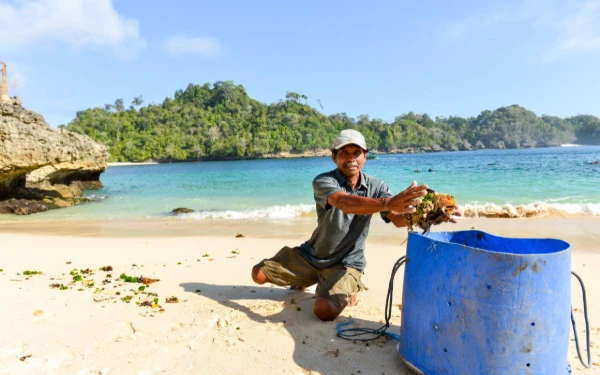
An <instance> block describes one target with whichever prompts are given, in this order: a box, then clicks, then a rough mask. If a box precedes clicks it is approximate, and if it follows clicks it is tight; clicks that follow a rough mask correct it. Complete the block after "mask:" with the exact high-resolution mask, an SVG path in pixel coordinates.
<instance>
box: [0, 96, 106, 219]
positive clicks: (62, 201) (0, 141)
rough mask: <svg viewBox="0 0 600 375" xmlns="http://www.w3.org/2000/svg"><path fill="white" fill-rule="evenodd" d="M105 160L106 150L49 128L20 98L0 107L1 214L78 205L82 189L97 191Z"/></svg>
mask: <svg viewBox="0 0 600 375" xmlns="http://www.w3.org/2000/svg"><path fill="white" fill-rule="evenodd" d="M107 159H108V150H107V148H106V146H103V145H100V144H98V143H96V142H94V141H92V140H91V139H90V138H89V137H88V136H85V135H81V134H77V133H73V132H70V131H67V130H64V129H53V128H51V127H50V126H48V124H47V123H46V122H45V121H44V118H43V117H42V116H41V115H39V114H37V113H35V112H32V111H29V110H27V109H25V108H23V107H22V106H21V102H20V99H18V98H16V97H15V98H12V100H11V101H9V102H7V103H2V104H0V202H1V201H5V202H3V205H2V206H1V207H3V208H0V213H2V212H13V213H16V214H20V215H26V214H29V213H33V212H40V211H45V210H47V209H52V208H59V207H68V206H72V205H74V204H77V203H79V202H80V201H82V199H81V196H82V193H83V190H84V189H96V188H100V187H102V183H101V182H100V174H101V173H102V172H104V171H105V170H106V161H107ZM11 199H12V200H11ZM8 200H11V201H10V203H8ZM22 200H27V201H33V202H34V203H29V204H26V203H25V202H22ZM11 207H12V208H11ZM23 207H28V208H23ZM42 207H45V209H44V208H42Z"/></svg>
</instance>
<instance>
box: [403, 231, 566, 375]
mask: <svg viewBox="0 0 600 375" xmlns="http://www.w3.org/2000/svg"><path fill="white" fill-rule="evenodd" d="M406 256H407V263H406V265H405V271H404V287H403V294H402V326H401V329H400V343H399V344H398V351H399V353H400V355H401V357H402V359H403V360H404V362H405V363H406V364H408V365H409V366H410V367H411V368H412V369H413V370H415V371H416V372H417V373H419V374H425V375H442V374H444V375H459V374H460V375H463V374H464V375H475V374H485V375H501V374H502V375H503V374H506V375H517V374H535V375H565V374H568V362H567V351H568V346H569V328H570V326H569V324H570V314H571V279H570V276H571V251H570V248H569V244H568V243H566V242H564V241H561V240H556V239H525V238H502V237H497V236H493V235H491V234H488V233H485V232H481V231H476V230H471V231H458V232H435V233H429V234H427V235H421V234H418V233H416V232H410V233H409V236H408V245H407V254H406Z"/></svg>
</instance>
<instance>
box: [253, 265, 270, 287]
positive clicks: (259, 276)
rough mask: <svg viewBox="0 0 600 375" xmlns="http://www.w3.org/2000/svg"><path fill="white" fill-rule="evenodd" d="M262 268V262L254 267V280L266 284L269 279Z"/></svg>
mask: <svg viewBox="0 0 600 375" xmlns="http://www.w3.org/2000/svg"><path fill="white" fill-rule="evenodd" d="M260 268H261V267H260V264H257V265H256V266H254V267H252V280H254V282H255V283H257V284H264V283H266V282H268V281H269V279H268V278H267V276H266V275H265V274H264V273H263V271H262V270H261V269H260Z"/></svg>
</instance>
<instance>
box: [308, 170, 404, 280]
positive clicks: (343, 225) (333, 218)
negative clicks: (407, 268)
mask: <svg viewBox="0 0 600 375" xmlns="http://www.w3.org/2000/svg"><path fill="white" fill-rule="evenodd" d="M313 190H314V194H315V201H316V202H317V223H318V224H317V229H315V231H314V232H313V234H312V237H311V238H310V240H308V241H306V242H305V243H303V244H302V245H301V246H300V248H301V249H302V255H303V256H304V258H305V259H306V260H307V261H308V262H309V263H310V264H312V265H313V266H315V267H316V268H319V269H323V268H327V267H330V266H333V265H337V264H340V265H345V266H348V267H352V268H356V269H357V270H359V271H361V272H362V271H363V270H364V269H365V266H366V264H367V262H366V260H365V240H366V238H367V234H368V233H369V224H370V223H371V217H372V216H373V215H355V214H345V213H344V212H342V210H340V209H338V208H336V207H333V206H331V205H330V204H328V203H327V199H328V198H329V196H330V195H331V194H333V193H337V192H338V191H345V192H346V193H348V194H352V195H358V196H361V197H369V198H390V197H392V196H393V194H392V193H391V192H390V188H389V187H388V186H387V185H386V184H385V183H384V182H383V181H380V180H378V179H376V178H373V177H371V176H367V175H366V174H364V173H362V172H361V173H360V180H359V183H358V186H357V187H356V190H354V191H353V190H352V187H351V186H350V183H349V182H348V181H346V180H345V179H344V177H343V176H342V174H341V173H340V171H339V170H338V169H334V170H333V171H330V172H326V173H322V174H320V175H318V176H317V177H315V179H314V180H313ZM386 214H387V213H386V212H382V213H381V217H382V218H383V219H384V220H385V221H386V222H389V220H388V219H387V218H386V217H385V215H386Z"/></svg>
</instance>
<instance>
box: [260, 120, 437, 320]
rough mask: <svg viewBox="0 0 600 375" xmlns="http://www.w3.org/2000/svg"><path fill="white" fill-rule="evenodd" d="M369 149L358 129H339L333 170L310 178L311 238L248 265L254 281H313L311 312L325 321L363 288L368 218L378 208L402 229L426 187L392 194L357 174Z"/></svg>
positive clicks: (300, 283)
mask: <svg viewBox="0 0 600 375" xmlns="http://www.w3.org/2000/svg"><path fill="white" fill-rule="evenodd" d="M367 152H368V149H367V145H366V143H365V139H364V137H363V135H362V134H361V133H359V132H358V131H356V130H351V129H347V130H342V132H340V134H339V135H338V137H337V139H336V140H335V144H334V146H333V149H332V150H331V158H332V159H333V162H334V163H335V164H336V166H337V169H334V170H332V171H330V172H326V173H322V174H320V175H318V176H317V177H316V178H315V179H314V180H313V189H314V197H315V201H316V203H317V218H318V219H317V222H318V225H317V228H316V229H315V231H314V232H313V234H312V237H311V238H310V240H308V241H306V242H305V243H303V244H302V245H301V246H299V247H295V248H290V247H287V246H286V247H284V248H283V249H281V250H280V251H279V252H278V253H277V254H276V255H275V256H274V257H273V258H271V259H265V260H263V261H262V262H260V263H259V264H257V265H255V266H254V267H253V268H252V279H253V280H254V281H255V282H256V283H258V284H264V283H266V282H270V283H273V284H276V285H280V286H291V287H292V288H293V289H303V288H305V287H308V286H311V285H314V284H317V290H316V300H315V303H314V306H313V311H314V313H315V315H316V316H317V317H318V318H319V319H321V320H323V321H329V320H333V319H335V318H336V317H337V316H338V315H339V314H340V313H341V312H342V311H343V310H344V308H345V307H346V306H348V305H350V306H353V305H355V304H356V302H357V293H358V292H359V291H361V290H363V289H364V288H365V286H364V284H363V283H362V282H361V275H362V273H363V271H364V268H365V265H366V261H365V255H364V252H365V240H366V238H367V234H368V233H369V224H370V222H371V216H372V215H373V214H375V213H378V212H379V213H381V217H382V218H383V220H385V221H386V222H388V223H389V222H392V223H393V224H394V225H395V226H396V227H404V226H406V223H405V220H404V216H403V215H404V214H408V213H413V212H415V206H417V205H418V204H419V203H421V198H422V197H423V196H424V195H426V194H427V185H420V186H417V184H416V183H415V182H413V183H412V184H411V185H410V186H409V188H408V189H406V190H404V191H403V192H401V193H399V194H397V195H393V194H392V193H391V192H390V189H389V187H388V186H387V185H386V184H385V183H384V182H382V181H380V180H377V179H376V178H373V177H371V176H367V175H365V174H364V173H362V172H361V170H362V167H363V165H364V164H365V160H366V157H367Z"/></svg>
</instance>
